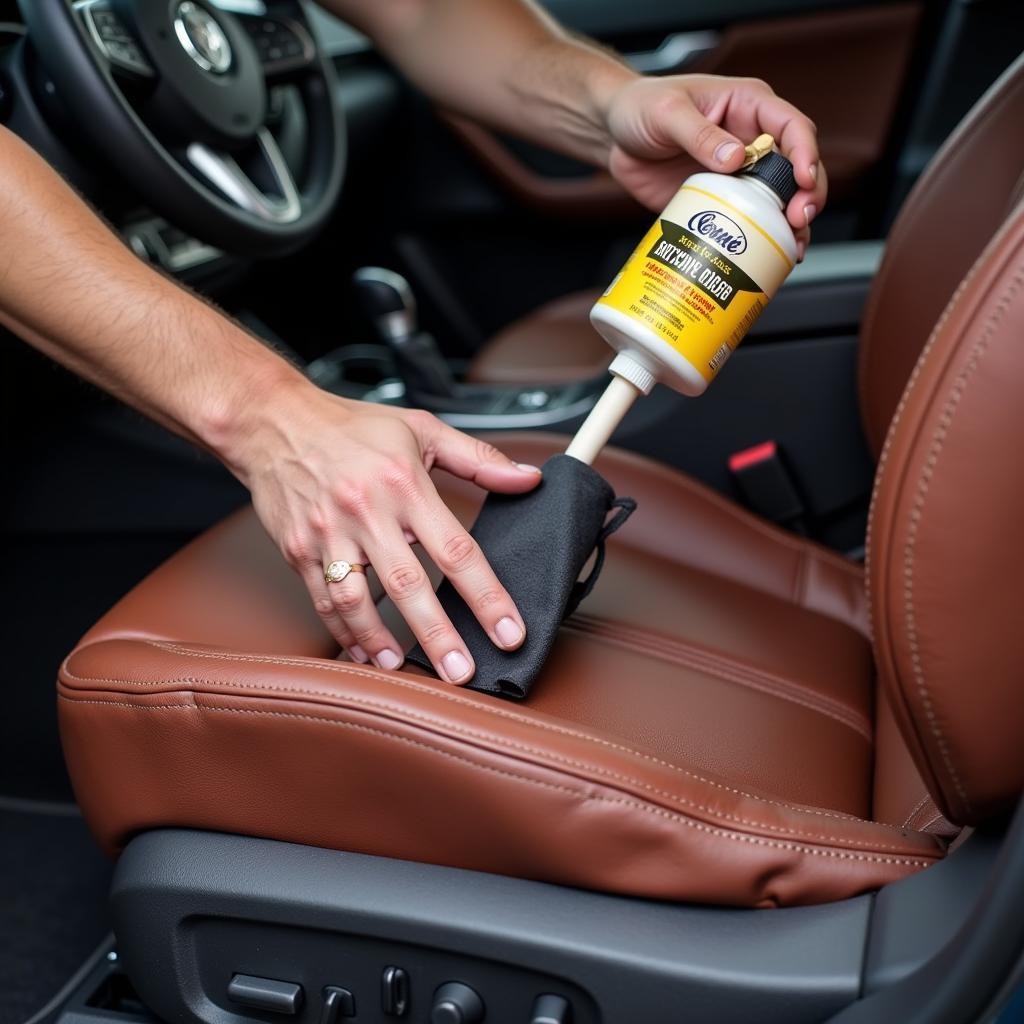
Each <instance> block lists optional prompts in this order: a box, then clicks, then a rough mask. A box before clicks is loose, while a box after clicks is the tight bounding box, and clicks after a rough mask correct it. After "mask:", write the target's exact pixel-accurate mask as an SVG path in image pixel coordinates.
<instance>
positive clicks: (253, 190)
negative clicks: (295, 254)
mask: <svg viewBox="0 0 1024 1024" xmlns="http://www.w3.org/2000/svg"><path fill="white" fill-rule="evenodd" d="M246 157H248V159H246ZM185 159H186V160H187V161H188V163H189V165H190V166H191V167H192V169H193V170H194V171H195V172H196V173H197V174H198V175H200V177H202V178H204V179H205V180H206V182H207V183H208V184H210V185H213V186H214V188H216V189H217V190H218V191H219V192H220V193H221V194H222V195H223V196H224V197H225V198H226V199H228V200H230V201H231V202H232V203H234V204H235V205H236V206H238V207H239V208H241V209H243V210H245V211H246V212H247V213H251V214H253V215H254V216H256V217H260V218H261V219H263V220H265V221H268V222H269V223H272V224H290V223H292V222H293V221H296V220H298V219H299V217H300V216H301V214H302V199H301V197H300V195H299V190H298V189H297V188H296V185H295V179H294V177H293V176H292V172H291V168H289V166H288V162H287V161H286V160H285V158H284V154H282V152H281V147H280V146H279V145H278V144H277V139H275V138H274V136H273V133H272V132H271V131H270V130H269V129H267V128H260V129H259V131H258V132H257V133H256V144H255V148H254V149H253V148H250V150H249V151H248V152H247V153H245V154H241V153H240V154H237V155H236V154H232V153H224V152H221V151H219V150H216V149H213V148H211V147H209V146H205V145H203V144H202V143H198V142H193V143H192V144H191V145H190V146H189V147H188V148H187V149H186V150H185ZM240 161H242V162H240ZM243 164H244V166H243Z"/></svg>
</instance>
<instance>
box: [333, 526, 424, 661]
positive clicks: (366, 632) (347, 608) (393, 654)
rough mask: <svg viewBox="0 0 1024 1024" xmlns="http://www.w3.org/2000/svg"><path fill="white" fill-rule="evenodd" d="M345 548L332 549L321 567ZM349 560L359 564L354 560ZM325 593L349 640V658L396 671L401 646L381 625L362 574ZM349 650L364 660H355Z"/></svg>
mask: <svg viewBox="0 0 1024 1024" xmlns="http://www.w3.org/2000/svg"><path fill="white" fill-rule="evenodd" d="M346 547H348V546H346V545H341V546H339V547H335V548H332V549H331V550H332V554H331V555H330V556H327V557H325V558H324V564H325V565H326V564H329V563H330V561H331V560H332V559H333V558H336V557H337V552H338V551H339V550H342V551H344V550H346ZM352 560H353V561H359V559H357V558H355V557H354V556H353V559H352ZM326 589H327V593H328V595H329V600H330V603H331V606H332V608H333V609H334V613H335V614H336V615H337V617H338V619H339V620H340V621H341V623H342V625H343V628H344V629H345V631H346V633H347V634H348V636H349V637H350V638H351V640H350V644H349V645H346V646H347V647H348V650H349V652H350V653H351V654H352V656H353V658H355V659H356V660H367V661H372V662H373V663H374V665H376V666H377V667H378V668H384V669H396V668H398V667H399V665H401V664H402V662H403V660H404V655H403V653H402V648H401V645H400V644H399V643H398V641H397V640H396V639H395V637H394V635H393V634H392V632H391V630H389V629H388V628H387V626H385V625H384V620H383V619H382V618H381V616H380V612H379V611H378V609H377V604H376V602H375V601H374V600H373V595H372V594H371V593H370V584H369V582H368V580H367V579H366V574H365V573H362V572H350V573H349V574H348V575H347V576H346V577H345V578H344V579H343V580H340V581H339V582H337V583H328V584H326ZM353 648H356V649H358V651H359V653H363V654H364V655H365V656H366V657H364V658H362V659H360V658H358V657H357V654H356V652H355V651H354V650H353Z"/></svg>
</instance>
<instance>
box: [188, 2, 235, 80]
mask: <svg viewBox="0 0 1024 1024" xmlns="http://www.w3.org/2000/svg"><path fill="white" fill-rule="evenodd" d="M198 19H205V21H203V23H202V25H201V28H202V30H203V32H204V33H205V34H206V36H207V38H206V39H205V40H204V39H199V40H196V39H193V38H192V33H191V32H190V31H189V26H188V25H186V24H185V22H186V21H187V20H198ZM174 34H175V35H176V36H177V37H178V42H179V43H181V48H182V49H183V50H184V51H185V52H186V53H187V54H188V55H189V56H190V57H191V58H192V60H193V61H194V62H195V63H196V64H198V65H199V66H200V67H201V68H202V69H203V70H204V71H209V72H210V73H211V74H214V75H223V74H224V73H225V72H226V71H227V70H228V69H229V68H230V67H231V61H232V57H233V55H232V53H231V43H230V42H228V37H227V33H226V32H225V31H224V29H222V28H221V27H220V22H218V21H217V19H216V18H215V17H214V16H213V15H212V14H211V13H210V12H209V11H208V10H206V8H204V7H201V6H200V5H199V4H197V3H194V2H193V0H182V2H181V3H180V4H178V7H177V10H176V11H175V12H174Z"/></svg>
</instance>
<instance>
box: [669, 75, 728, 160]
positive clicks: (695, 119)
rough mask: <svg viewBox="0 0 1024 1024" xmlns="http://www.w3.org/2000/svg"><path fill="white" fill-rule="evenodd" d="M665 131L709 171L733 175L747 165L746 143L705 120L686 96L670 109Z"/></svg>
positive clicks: (681, 95)
mask: <svg viewBox="0 0 1024 1024" xmlns="http://www.w3.org/2000/svg"><path fill="white" fill-rule="evenodd" d="M661 129H662V130H663V131H665V132H667V134H668V135H670V136H671V138H672V140H673V141H674V142H675V143H676V144H677V145H678V146H681V147H682V148H683V149H684V150H686V152H687V153H689V154H690V156H692V157H693V158H694V159H695V160H698V161H699V162H700V163H702V164H703V165H704V166H705V167H707V168H708V170H711V171H718V172H719V173H721V174H731V173H732V172H733V171H737V170H739V167H740V164H742V163H743V143H742V142H741V141H740V140H739V139H738V138H737V137H736V136H735V135H733V134H732V133H731V132H727V131H726V130H725V129H724V128H722V127H721V126H720V125H718V124H716V123H715V122H714V121H713V120H710V119H709V118H707V117H705V116H704V114H702V113H701V111H700V110H698V109H697V106H696V104H694V102H693V101H692V99H690V97H689V95H687V94H686V93H685V92H680V93H678V94H677V95H675V96H674V97H673V98H672V100H671V102H670V104H669V105H668V106H667V107H666V109H665V112H664V121H663V123H662V125H661Z"/></svg>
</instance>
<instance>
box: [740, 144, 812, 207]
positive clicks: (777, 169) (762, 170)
mask: <svg viewBox="0 0 1024 1024" xmlns="http://www.w3.org/2000/svg"><path fill="white" fill-rule="evenodd" d="M740 174H744V175H746V176H747V177H750V178H757V180H758V181H763V182H764V183H765V184H766V185H767V186H768V187H769V188H770V189H771V190H772V191H773V192H774V193H775V194H776V195H777V196H778V197H779V198H780V199H781V200H782V205H783V206H785V205H786V204H787V203H788V202H789V201H790V199H792V198H793V196H795V195H796V191H797V187H798V186H797V183H796V178H794V177H793V165H792V164H791V163H790V162H789V161H788V160H787V159H786V158H785V157H784V156H783V155H782V154H781V153H776V152H775V151H774V150H772V152H770V153H766V154H765V155H764V156H763V157H761V159H760V160H758V161H757V162H756V163H753V164H751V165H750V166H749V167H744V168H743V170H742V171H740Z"/></svg>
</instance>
